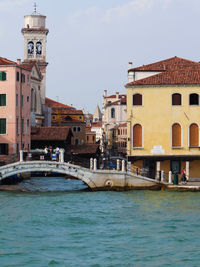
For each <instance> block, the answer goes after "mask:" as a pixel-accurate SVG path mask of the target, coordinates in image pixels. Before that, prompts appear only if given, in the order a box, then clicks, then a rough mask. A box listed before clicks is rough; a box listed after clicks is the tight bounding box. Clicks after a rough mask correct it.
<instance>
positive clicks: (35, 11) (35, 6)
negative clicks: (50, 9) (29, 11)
mask: <svg viewBox="0 0 200 267" xmlns="http://www.w3.org/2000/svg"><path fill="white" fill-rule="evenodd" d="M34 13H35V14H36V13H37V4H36V2H34Z"/></svg>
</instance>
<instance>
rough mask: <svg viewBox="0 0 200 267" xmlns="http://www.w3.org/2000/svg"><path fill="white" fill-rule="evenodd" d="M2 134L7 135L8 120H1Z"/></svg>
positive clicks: (0, 132)
mask: <svg viewBox="0 0 200 267" xmlns="http://www.w3.org/2000/svg"><path fill="white" fill-rule="evenodd" d="M0 134H6V119H0Z"/></svg>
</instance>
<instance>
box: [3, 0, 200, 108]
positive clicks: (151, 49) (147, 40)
mask: <svg viewBox="0 0 200 267" xmlns="http://www.w3.org/2000/svg"><path fill="white" fill-rule="evenodd" d="M36 2H37V5H38V12H40V13H41V14H44V15H46V16H47V27H48V28H49V31H50V32H49V35H48V43H47V61H48V62H49V66H48V69H47V92H46V94H47V96H48V97H50V98H53V99H55V100H57V99H59V101H60V102H63V103H66V104H69V105H70V104H73V105H74V106H75V107H77V108H81V109H82V108H84V109H85V111H89V112H92V113H93V112H94V110H95V107H96V105H97V104H99V105H100V107H101V104H102V95H103V91H104V89H107V90H108V93H109V94H112V93H115V92H116V91H119V92H120V93H125V92H126V91H125V88H124V84H125V83H126V82H127V68H128V62H129V61H133V64H134V66H138V65H141V64H148V63H152V62H154V61H157V60H162V59H165V58H168V57H173V56H179V57H183V58H188V59H191V60H196V61H199V60H200V37H199V25H200V18H199V11H200V0H57V1H50V0H38V1H36ZM33 3H34V1H33V0H0V49H1V53H0V56H2V57H7V58H9V59H12V60H16V59H17V58H20V57H21V58H22V59H23V49H24V48H23V37H22V35H21V28H22V27H23V25H24V15H27V14H30V13H32V12H33Z"/></svg>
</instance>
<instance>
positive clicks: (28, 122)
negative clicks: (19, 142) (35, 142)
mask: <svg viewBox="0 0 200 267" xmlns="http://www.w3.org/2000/svg"><path fill="white" fill-rule="evenodd" d="M29 124H30V123H29V120H27V131H28V127H29Z"/></svg>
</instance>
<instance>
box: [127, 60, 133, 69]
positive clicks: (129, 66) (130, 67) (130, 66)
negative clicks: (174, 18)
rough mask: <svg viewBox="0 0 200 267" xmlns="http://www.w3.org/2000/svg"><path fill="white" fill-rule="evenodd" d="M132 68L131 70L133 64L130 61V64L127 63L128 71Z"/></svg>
mask: <svg viewBox="0 0 200 267" xmlns="http://www.w3.org/2000/svg"><path fill="white" fill-rule="evenodd" d="M132 68H133V62H131V61H130V62H129V63H128V69H132Z"/></svg>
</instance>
